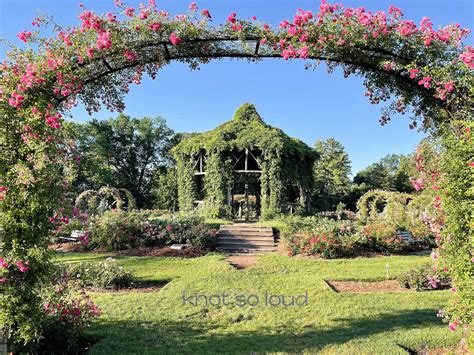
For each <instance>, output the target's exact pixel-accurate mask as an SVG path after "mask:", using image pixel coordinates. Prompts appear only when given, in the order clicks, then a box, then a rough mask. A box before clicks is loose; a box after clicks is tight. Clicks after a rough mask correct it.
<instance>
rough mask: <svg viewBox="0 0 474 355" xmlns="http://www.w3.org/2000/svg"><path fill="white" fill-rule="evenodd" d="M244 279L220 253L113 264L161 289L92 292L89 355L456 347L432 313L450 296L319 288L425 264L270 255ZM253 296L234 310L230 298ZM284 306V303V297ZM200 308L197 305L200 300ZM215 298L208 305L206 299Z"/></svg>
mask: <svg viewBox="0 0 474 355" xmlns="http://www.w3.org/2000/svg"><path fill="white" fill-rule="evenodd" d="M104 257H106V256H102V255H94V254H67V255H61V256H60V257H59V260H61V261H70V262H73V261H78V260H85V259H89V260H91V261H94V260H100V259H101V258H104ZM259 258H260V259H259V262H258V263H257V264H256V265H255V266H253V267H250V268H248V269H245V270H244V271H238V270H236V269H234V268H233V267H231V266H230V265H229V264H228V263H227V262H226V261H225V259H224V257H223V256H222V255H220V254H217V253H215V254H209V255H207V256H205V257H201V258H196V259H180V258H154V257H121V258H117V259H118V261H119V263H120V264H121V265H123V266H124V267H125V268H126V269H127V270H129V271H131V272H132V273H133V274H134V275H135V276H136V277H137V278H138V279H140V280H144V281H157V282H158V281H170V282H169V283H168V284H167V285H166V286H165V287H164V288H163V289H162V290H161V291H160V292H157V293H140V292H119V293H95V294H93V298H94V300H95V302H97V304H98V305H99V306H100V307H101V309H102V316H101V317H100V319H99V320H98V321H97V322H95V323H94V324H93V326H92V327H91V328H90V329H89V330H88V334H90V335H91V336H93V337H97V339H98V342H97V343H96V344H95V345H94V346H93V348H92V350H91V353H92V354H110V353H117V354H125V353H126V354H132V353H136V354H138V353H142V354H149V353H170V352H172V353H191V352H192V353H199V354H212V353H253V352H256V353H266V352H299V353H304V352H308V353H314V352H322V353H347V354H355V353H406V351H405V350H403V348H402V347H401V346H403V347H406V348H410V349H414V350H424V349H435V348H450V347H454V346H456V344H457V342H458V341H459V334H457V333H452V332H450V331H449V330H448V329H447V327H446V325H445V324H443V323H442V322H441V321H440V320H439V319H438V318H437V317H436V313H437V310H438V309H439V308H441V307H442V306H443V305H444V304H445V303H446V302H447V300H448V299H449V291H435V292H404V293H397V292H387V293H361V294H350V293H335V292H334V291H332V290H331V289H330V288H329V287H328V286H327V284H326V283H325V282H324V280H327V279H348V280H384V279H386V277H387V275H386V264H387V263H388V264H389V265H390V271H391V274H390V277H391V278H393V277H396V275H398V274H400V273H402V272H404V271H406V270H408V269H410V268H411V267H413V266H416V265H420V264H422V263H424V262H426V261H427V259H428V258H427V257H426V256H391V257H377V258H370V259H364V258H360V259H341V260H314V259H313V260H310V259H301V258H288V257H285V256H281V255H277V254H267V255H262V256H260V257H259ZM183 291H186V294H187V295H197V294H199V295H207V296H211V295H216V294H220V295H222V292H224V291H225V292H226V293H227V294H228V295H229V296H228V298H227V300H228V303H229V304H228V305H227V306H222V305H221V306H211V305H207V306H206V305H205V304H204V302H201V303H200V304H198V305H197V306H193V305H190V304H189V303H188V304H186V305H183V300H182V295H183ZM265 292H267V293H268V294H269V295H284V296H287V297H288V296H292V295H295V296H297V295H303V294H305V293H306V292H308V305H306V306H289V307H282V306H280V307H278V306H275V307H273V306H270V305H265V302H264V297H265ZM252 294H254V295H257V296H258V297H259V304H258V305H256V306H254V307H252V306H249V305H246V306H243V307H239V306H238V305H237V304H236V302H235V297H236V296H238V295H244V296H245V297H248V296H250V295H252ZM287 299H288V298H287ZM201 300H203V299H201ZM214 300H216V298H214Z"/></svg>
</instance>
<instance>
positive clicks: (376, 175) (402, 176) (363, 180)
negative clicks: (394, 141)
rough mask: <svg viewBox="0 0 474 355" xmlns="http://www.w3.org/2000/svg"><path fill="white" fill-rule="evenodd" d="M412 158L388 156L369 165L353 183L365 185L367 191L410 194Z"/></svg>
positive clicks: (395, 155)
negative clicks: (381, 190)
mask: <svg viewBox="0 0 474 355" xmlns="http://www.w3.org/2000/svg"><path fill="white" fill-rule="evenodd" d="M413 169H414V162H413V157H412V156H405V155H397V154H390V155H387V156H385V157H383V158H382V159H380V161H378V162H376V163H374V164H371V165H369V166H368V167H367V168H365V169H364V170H361V171H360V172H358V173H357V175H356V176H355V177H354V183H355V184H358V185H361V184H365V185H366V186H367V189H383V190H391V191H398V192H412V191H413V188H412V186H411V184H410V181H409V177H410V176H411V175H413V173H414V172H413V171H412V170H413Z"/></svg>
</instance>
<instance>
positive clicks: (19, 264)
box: [15, 261, 30, 272]
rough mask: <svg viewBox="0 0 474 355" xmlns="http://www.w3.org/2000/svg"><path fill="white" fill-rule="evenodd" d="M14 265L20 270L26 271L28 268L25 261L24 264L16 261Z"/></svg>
mask: <svg viewBox="0 0 474 355" xmlns="http://www.w3.org/2000/svg"><path fill="white" fill-rule="evenodd" d="M15 264H16V266H17V267H18V270H20V272H27V271H28V270H29V269H30V268H29V267H28V266H27V265H28V262H26V263H25V264H26V265H25V264H23V262H22V261H17V262H16V263H15Z"/></svg>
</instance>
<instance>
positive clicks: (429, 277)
mask: <svg viewBox="0 0 474 355" xmlns="http://www.w3.org/2000/svg"><path fill="white" fill-rule="evenodd" d="M397 280H398V282H399V283H400V286H402V287H406V288H411V289H415V290H417V291H426V290H440V289H443V288H448V287H449V286H450V282H451V280H450V279H449V275H448V274H447V273H446V272H445V271H443V270H439V269H436V268H435V267H434V265H433V264H432V263H426V264H424V265H420V266H417V267H414V268H413V269H411V270H409V271H407V272H406V273H404V274H401V275H399V276H398V278H397Z"/></svg>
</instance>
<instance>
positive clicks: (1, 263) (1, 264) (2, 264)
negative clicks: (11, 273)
mask: <svg viewBox="0 0 474 355" xmlns="http://www.w3.org/2000/svg"><path fill="white" fill-rule="evenodd" d="M0 267H1V268H4V269H6V268H7V267H8V264H7V262H6V261H5V260H4V259H3V258H0Z"/></svg>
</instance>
